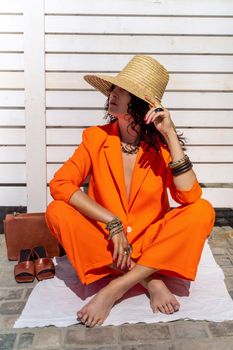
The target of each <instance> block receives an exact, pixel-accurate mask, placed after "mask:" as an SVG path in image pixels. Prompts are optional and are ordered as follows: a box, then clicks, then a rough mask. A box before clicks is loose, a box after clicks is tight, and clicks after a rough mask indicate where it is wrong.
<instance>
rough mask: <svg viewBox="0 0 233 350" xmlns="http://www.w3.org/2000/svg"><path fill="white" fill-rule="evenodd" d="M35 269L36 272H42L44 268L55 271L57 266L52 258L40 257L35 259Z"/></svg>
mask: <svg viewBox="0 0 233 350" xmlns="http://www.w3.org/2000/svg"><path fill="white" fill-rule="evenodd" d="M35 270H36V274H38V273H40V272H41V271H43V270H52V271H55V266H54V263H53V261H52V260H51V259H50V258H39V259H36V260H35Z"/></svg>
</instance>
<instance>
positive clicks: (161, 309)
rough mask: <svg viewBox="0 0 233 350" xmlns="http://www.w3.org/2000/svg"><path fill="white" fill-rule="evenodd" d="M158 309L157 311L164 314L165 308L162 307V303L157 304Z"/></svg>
mask: <svg viewBox="0 0 233 350" xmlns="http://www.w3.org/2000/svg"><path fill="white" fill-rule="evenodd" d="M158 309H159V311H160V312H162V313H163V314H166V310H165V308H164V306H163V305H158Z"/></svg>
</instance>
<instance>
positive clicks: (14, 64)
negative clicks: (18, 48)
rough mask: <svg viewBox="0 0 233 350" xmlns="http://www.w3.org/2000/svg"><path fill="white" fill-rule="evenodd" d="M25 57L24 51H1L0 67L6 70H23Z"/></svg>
mask: <svg viewBox="0 0 233 350" xmlns="http://www.w3.org/2000/svg"><path fill="white" fill-rule="evenodd" d="M23 60H24V57H23V54H22V53H0V67H1V71H4V70H13V71H16V70H23V69H24V61H23Z"/></svg>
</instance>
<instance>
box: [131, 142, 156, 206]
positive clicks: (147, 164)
mask: <svg viewBox="0 0 233 350" xmlns="http://www.w3.org/2000/svg"><path fill="white" fill-rule="evenodd" d="M155 158H156V151H155V150H154V149H153V148H151V147H150V148H149V149H148V150H147V149H146V146H145V144H144V142H142V145H141V147H140V148H139V152H138V154H137V158H136V161H135V166H134V171H133V175H132V180H131V188H130V196H129V206H128V209H130V207H131V206H132V204H133V202H134V200H135V197H136V195H137V193H138V191H139V189H140V187H141V185H142V183H143V181H144V180H145V178H146V175H147V174H148V172H149V170H150V169H151V165H152V164H153V162H154V161H155Z"/></svg>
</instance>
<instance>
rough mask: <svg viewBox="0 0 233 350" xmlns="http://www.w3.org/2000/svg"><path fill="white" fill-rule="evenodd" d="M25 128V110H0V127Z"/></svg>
mask: <svg viewBox="0 0 233 350" xmlns="http://www.w3.org/2000/svg"><path fill="white" fill-rule="evenodd" d="M13 125H17V126H23V125H25V116H24V110H23V109H0V126H13Z"/></svg>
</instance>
